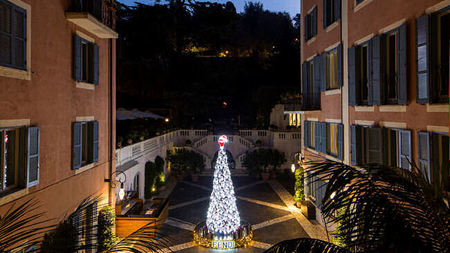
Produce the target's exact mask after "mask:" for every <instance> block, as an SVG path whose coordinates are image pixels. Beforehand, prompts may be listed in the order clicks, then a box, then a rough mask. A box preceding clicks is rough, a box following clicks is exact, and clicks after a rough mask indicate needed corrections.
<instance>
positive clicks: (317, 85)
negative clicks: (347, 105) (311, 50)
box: [313, 55, 322, 107]
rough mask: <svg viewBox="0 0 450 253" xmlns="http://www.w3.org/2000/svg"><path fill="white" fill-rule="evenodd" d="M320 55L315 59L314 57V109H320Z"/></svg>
mask: <svg viewBox="0 0 450 253" xmlns="http://www.w3.org/2000/svg"><path fill="white" fill-rule="evenodd" d="M320 62H321V61H320V55H317V56H316V57H314V84H313V89H314V92H313V94H314V98H313V100H314V102H313V103H314V107H320V83H321V79H322V78H321V73H320V70H321V67H320Z"/></svg>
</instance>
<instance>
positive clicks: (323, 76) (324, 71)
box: [320, 52, 329, 91]
mask: <svg viewBox="0 0 450 253" xmlns="http://www.w3.org/2000/svg"><path fill="white" fill-rule="evenodd" d="M327 55H328V53H327V52H324V53H323V54H322V55H321V56H320V63H321V66H320V68H321V69H320V91H326V89H327V72H328V71H329V69H327Z"/></svg>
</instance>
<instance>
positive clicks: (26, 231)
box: [0, 199, 54, 252]
mask: <svg viewBox="0 0 450 253" xmlns="http://www.w3.org/2000/svg"><path fill="white" fill-rule="evenodd" d="M38 209H39V206H38V202H37V201H34V200H32V199H30V200H27V201H25V202H24V203H22V204H20V205H18V206H16V204H13V205H11V207H10V208H9V209H8V211H7V212H6V213H5V214H4V215H2V216H0V252H9V251H12V250H16V249H21V248H29V247H33V246H36V245H38V244H39V242H40V241H41V240H42V236H43V234H44V233H45V232H47V231H49V230H51V229H52V228H53V227H54V226H51V225H48V224H49V223H48V222H49V220H42V217H43V215H44V214H45V213H44V212H38V211H37V210H38Z"/></svg>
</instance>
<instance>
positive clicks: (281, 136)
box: [278, 134, 286, 140]
mask: <svg viewBox="0 0 450 253" xmlns="http://www.w3.org/2000/svg"><path fill="white" fill-rule="evenodd" d="M278 137H279V138H280V139H282V140H284V139H286V134H279V136H278Z"/></svg>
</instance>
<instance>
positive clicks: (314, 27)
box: [311, 7, 317, 37]
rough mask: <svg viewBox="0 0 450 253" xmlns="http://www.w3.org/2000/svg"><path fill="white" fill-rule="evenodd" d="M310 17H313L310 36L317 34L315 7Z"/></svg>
mask: <svg viewBox="0 0 450 253" xmlns="http://www.w3.org/2000/svg"><path fill="white" fill-rule="evenodd" d="M312 18H313V34H312V36H311V37H314V36H316V35H317V7H316V8H314V10H313V15H312Z"/></svg>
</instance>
